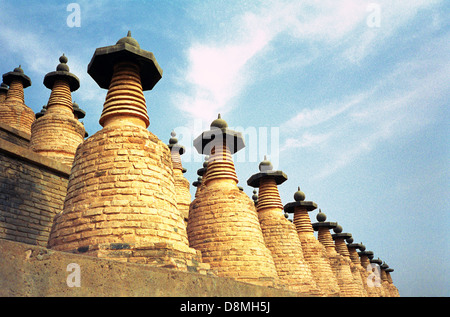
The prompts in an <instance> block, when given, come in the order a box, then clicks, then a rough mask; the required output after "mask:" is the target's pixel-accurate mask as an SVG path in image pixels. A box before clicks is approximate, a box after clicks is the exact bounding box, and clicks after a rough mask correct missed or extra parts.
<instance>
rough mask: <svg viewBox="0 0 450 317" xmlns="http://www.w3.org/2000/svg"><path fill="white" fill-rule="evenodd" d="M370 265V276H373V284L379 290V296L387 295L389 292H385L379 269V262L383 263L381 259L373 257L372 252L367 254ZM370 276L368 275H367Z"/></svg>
mask: <svg viewBox="0 0 450 317" xmlns="http://www.w3.org/2000/svg"><path fill="white" fill-rule="evenodd" d="M368 258H369V262H370V267H372V272H373V273H372V277H373V278H374V285H375V287H376V290H377V292H379V296H381V297H389V293H386V290H385V288H384V285H383V280H382V278H381V277H382V270H381V264H383V261H381V260H380V259H379V258H377V259H374V256H373V253H372V254H371V255H369V256H368ZM369 276H370V275H369Z"/></svg>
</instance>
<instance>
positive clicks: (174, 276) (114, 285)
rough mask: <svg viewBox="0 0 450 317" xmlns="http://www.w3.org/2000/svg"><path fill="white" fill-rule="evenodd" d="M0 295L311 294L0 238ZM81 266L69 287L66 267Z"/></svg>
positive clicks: (193, 295) (266, 295) (234, 295)
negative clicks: (75, 282)
mask: <svg viewBox="0 0 450 317" xmlns="http://www.w3.org/2000/svg"><path fill="white" fill-rule="evenodd" d="M0 254H1V256H0V268H2V269H1V270H0V296H15V297H29V296H35V297H44V296H67V297H85V296H91V297H121V296H125V297H127V296H129V297H139V296H146V297H148V296H150V297H211V296H217V297H276V296H283V297H287V296H307V295H305V294H299V293H293V292H288V291H286V290H281V289H276V288H270V287H262V286H257V285H251V284H248V283H241V282H238V281H235V280H233V279H227V278H221V277H217V276H212V275H204V274H198V273H195V272H190V271H188V272H180V271H177V270H172V269H166V268H160V267H155V266H153V265H145V264H140V263H121V262H119V261H114V260H110V259H102V258H95V257H90V256H83V255H79V254H71V253H67V252H58V251H54V250H50V249H46V248H44V247H38V246H30V245H27V244H23V243H18V242H13V241H6V240H2V239H0ZM71 263H76V264H78V265H79V267H80V271H81V272H80V287H69V286H68V285H67V278H68V275H69V274H70V273H71V272H68V271H67V266H68V265H69V264H71Z"/></svg>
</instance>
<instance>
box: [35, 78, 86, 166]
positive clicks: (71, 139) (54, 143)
mask: <svg viewBox="0 0 450 317" xmlns="http://www.w3.org/2000/svg"><path fill="white" fill-rule="evenodd" d="M84 134H85V130H84V126H83V124H82V123H81V122H79V121H78V120H77V119H75V117H74V114H73V108H72V97H71V92H70V87H69V84H68V82H66V81H64V80H57V81H56V82H55V84H54V87H53V89H52V93H51V95H50V99H49V102H48V105H47V111H46V112H45V114H44V115H43V116H42V117H40V118H38V119H37V120H36V121H34V122H33V124H32V126H31V141H30V147H31V149H32V150H33V151H35V152H37V153H39V154H41V155H44V156H48V157H51V158H55V159H58V160H59V161H60V162H62V163H63V164H67V165H69V166H72V162H73V158H74V157H75V151H76V149H77V147H78V145H80V143H82V142H83V140H84Z"/></svg>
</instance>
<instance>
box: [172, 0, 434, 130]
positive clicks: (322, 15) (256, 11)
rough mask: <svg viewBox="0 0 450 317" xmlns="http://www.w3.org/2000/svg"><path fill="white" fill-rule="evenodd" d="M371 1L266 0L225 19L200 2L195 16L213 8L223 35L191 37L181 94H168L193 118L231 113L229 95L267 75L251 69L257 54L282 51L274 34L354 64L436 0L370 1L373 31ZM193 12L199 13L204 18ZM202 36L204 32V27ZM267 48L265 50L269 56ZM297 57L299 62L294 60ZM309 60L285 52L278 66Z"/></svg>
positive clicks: (273, 53)
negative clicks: (376, 22)
mask: <svg viewBox="0 0 450 317" xmlns="http://www.w3.org/2000/svg"><path fill="white" fill-rule="evenodd" d="M372 2H373V1H361V0H342V1H335V0H323V1H315V0H308V1H266V2H261V3H257V4H254V3H253V4H251V5H242V8H245V11H242V10H235V11H233V12H236V14H237V16H231V17H230V12H229V11H226V10H222V9H223V8H222V9H221V10H209V9H211V8H209V7H208V4H204V3H203V4H201V11H200V10H198V11H195V12H197V14H198V15H200V16H197V17H196V19H197V20H202V19H205V20H207V21H210V22H211V17H210V16H209V14H210V12H214V19H216V20H217V22H216V25H222V22H223V21H221V18H222V17H226V19H227V21H226V22H227V23H226V30H222V32H221V34H222V33H223V34H226V35H225V36H224V38H221V39H220V40H218V39H217V38H216V37H215V36H214V34H211V38H214V39H212V40H203V41H201V42H199V41H200V40H199V39H198V38H194V39H192V44H191V46H190V47H189V48H188V49H187V50H186V54H187V56H186V58H187V67H186V68H185V69H183V70H182V71H181V73H180V75H179V76H180V78H179V82H183V84H182V88H183V93H179V94H177V95H176V96H174V100H173V102H174V104H175V105H176V106H177V107H178V108H180V109H181V110H183V111H184V112H185V113H187V114H189V115H191V116H192V117H193V118H202V119H203V120H205V121H211V119H213V118H214V117H215V116H216V115H217V113H219V112H220V113H224V112H226V111H231V110H232V109H233V105H232V100H233V98H235V97H238V96H240V94H241V93H242V92H243V91H244V89H245V88H246V87H247V86H248V85H250V84H251V82H252V80H254V79H255V78H261V77H264V76H268V73H267V72H266V73H262V72H260V71H259V70H257V69H255V68H252V67H253V66H255V65H258V63H256V62H254V61H255V60H256V59H257V58H262V57H264V60H263V59H261V61H264V62H265V63H267V59H273V60H274V61H275V63H276V62H277V58H276V55H282V51H280V50H282V49H283V48H282V47H280V48H279V47H276V46H275V47H273V46H271V43H272V42H273V40H274V39H276V38H277V37H279V36H281V35H283V36H284V37H287V38H289V40H287V41H286V43H289V42H291V43H296V44H291V45H302V47H303V46H307V45H308V44H309V43H322V44H323V46H324V47H326V48H327V49H331V48H335V49H338V50H339V51H337V53H338V54H339V52H340V53H341V54H342V56H341V59H343V60H346V61H347V62H351V63H358V62H360V61H361V60H362V59H364V57H365V56H367V55H368V54H370V53H371V52H373V50H375V49H377V47H378V45H380V43H381V42H382V41H384V40H385V39H386V38H387V37H389V36H391V35H392V34H393V33H394V32H396V30H397V29H398V28H399V27H401V26H403V25H404V24H405V23H406V22H407V21H409V20H410V19H411V18H412V17H414V16H415V15H416V14H417V12H418V10H421V9H424V8H427V7H429V6H431V5H433V4H436V3H438V2H439V1H438V0H435V1H425V0H417V1H407V2H405V1H396V2H391V1H387V0H386V1H382V0H380V1H376V2H375V3H376V4H378V5H379V6H380V8H381V23H382V24H381V27H380V28H377V29H373V28H370V27H369V26H368V25H367V23H366V22H367V18H368V16H369V15H370V13H371V12H370V11H368V8H369V4H370V3H372ZM219 9H220V8H219ZM199 12H204V13H203V15H204V17H202V15H201V14H199ZM221 12H223V16H221ZM214 30H216V31H217V29H214ZM205 34H206V35H207V34H208V31H207V30H205ZM205 34H203V35H202V38H203V39H204V38H205ZM269 48H270V49H269ZM268 52H270V53H271V56H270V57H269V58H268V56H267V54H268ZM316 53H317V52H316ZM272 56H275V57H272ZM299 60H302V61H305V62H304V63H299ZM309 60H311V56H309V55H308V56H300V55H296V56H291V57H290V58H289V60H288V61H285V60H284V61H283V62H282V67H283V69H284V68H285V67H286V65H290V67H302V66H304V65H305V63H307V62H308V61H309ZM341 62H342V60H341ZM186 83H187V84H186Z"/></svg>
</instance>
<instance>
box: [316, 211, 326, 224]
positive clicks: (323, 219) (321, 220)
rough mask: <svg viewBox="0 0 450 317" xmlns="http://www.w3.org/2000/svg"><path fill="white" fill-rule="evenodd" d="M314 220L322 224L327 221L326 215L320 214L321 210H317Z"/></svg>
mask: <svg viewBox="0 0 450 317" xmlns="http://www.w3.org/2000/svg"><path fill="white" fill-rule="evenodd" d="M316 219H317V221H318V222H324V221H325V220H327V215H325V214H324V213H323V212H322V209H319V213H318V214H317V216H316Z"/></svg>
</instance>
